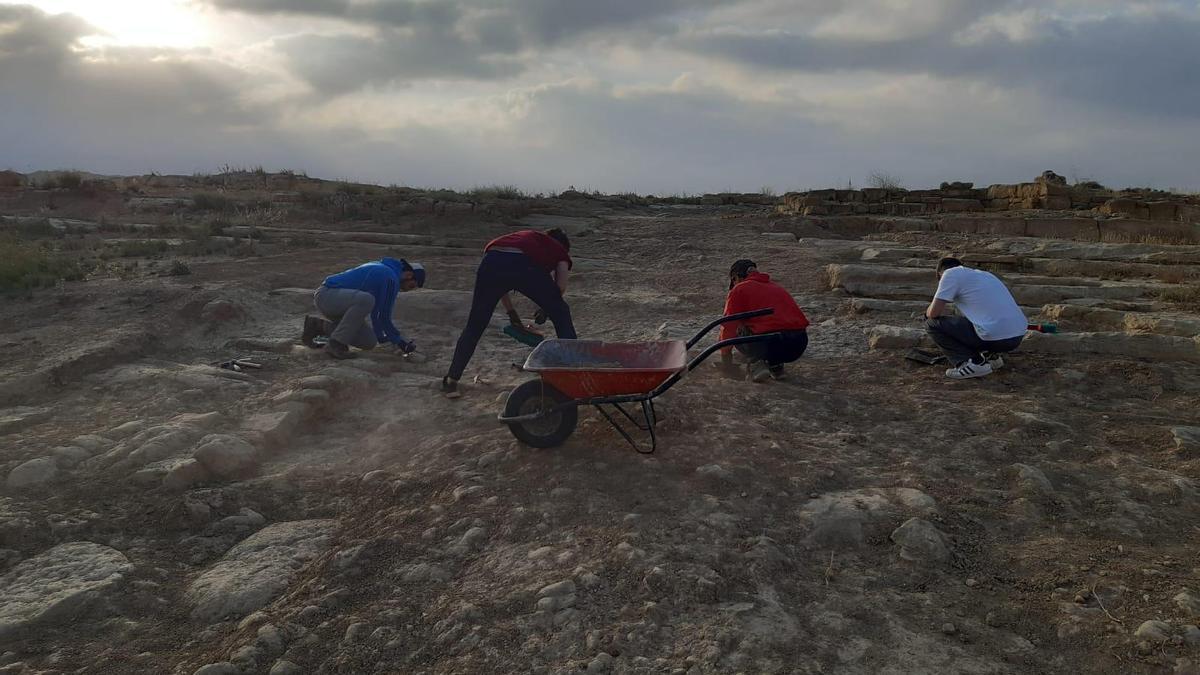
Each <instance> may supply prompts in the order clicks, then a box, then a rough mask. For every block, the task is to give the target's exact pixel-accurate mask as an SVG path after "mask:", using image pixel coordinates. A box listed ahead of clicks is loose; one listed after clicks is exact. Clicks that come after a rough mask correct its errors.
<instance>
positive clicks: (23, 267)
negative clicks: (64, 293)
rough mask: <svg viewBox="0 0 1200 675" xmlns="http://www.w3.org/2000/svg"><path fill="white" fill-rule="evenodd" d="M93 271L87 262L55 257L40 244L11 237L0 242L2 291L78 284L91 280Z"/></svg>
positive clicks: (59, 256)
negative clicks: (89, 276) (87, 278)
mask: <svg viewBox="0 0 1200 675" xmlns="http://www.w3.org/2000/svg"><path fill="white" fill-rule="evenodd" d="M89 269H90V268H89V267H88V265H86V264H85V263H83V262H80V261H77V260H71V259H70V258H67V257H65V256H61V255H55V254H54V253H52V252H50V251H48V250H46V249H45V248H44V247H42V246H39V245H37V244H33V243H30V242H24V241H20V240H18V239H15V238H11V237H10V238H4V239H0V291H11V290H22V289H30V288H39V287H43V286H53V285H54V284H56V283H58V282H59V281H78V280H80V279H83V278H84V277H86V276H87V273H88V271H89Z"/></svg>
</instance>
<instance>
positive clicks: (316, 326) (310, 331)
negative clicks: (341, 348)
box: [300, 314, 329, 349]
mask: <svg viewBox="0 0 1200 675" xmlns="http://www.w3.org/2000/svg"><path fill="white" fill-rule="evenodd" d="M328 323H329V322H328V321H326V320H325V319H322V318H321V317H319V316H312V315H311V314H310V315H308V316H306V317H304V332H303V333H301V334H300V342H301V343H303V344H304V346H305V347H308V348H309V349H318V348H320V346H321V345H318V344H317V343H316V342H315V341H314V340H315V339H316V338H319V337H325V336H326V335H328V334H329V331H328V326H327V324H328Z"/></svg>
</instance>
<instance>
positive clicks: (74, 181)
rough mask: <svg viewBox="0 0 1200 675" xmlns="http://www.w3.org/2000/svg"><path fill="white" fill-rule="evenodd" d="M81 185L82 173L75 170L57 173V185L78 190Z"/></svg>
mask: <svg viewBox="0 0 1200 675" xmlns="http://www.w3.org/2000/svg"><path fill="white" fill-rule="evenodd" d="M81 185H83V174H81V173H78V172H75V171H64V172H63V173H60V174H58V186H59V187H61V188H66V189H68V190H78V189H79V187H80V186H81Z"/></svg>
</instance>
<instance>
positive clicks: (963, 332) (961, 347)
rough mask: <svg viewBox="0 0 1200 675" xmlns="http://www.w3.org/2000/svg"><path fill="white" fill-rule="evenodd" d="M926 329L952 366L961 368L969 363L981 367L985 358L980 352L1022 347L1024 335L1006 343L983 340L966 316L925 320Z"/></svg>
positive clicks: (1006, 350) (1009, 339) (1003, 350)
mask: <svg viewBox="0 0 1200 675" xmlns="http://www.w3.org/2000/svg"><path fill="white" fill-rule="evenodd" d="M925 330H926V331H928V332H929V337H931V338H933V341H934V342H936V343H937V346H939V347H941V348H942V351H943V352H945V353H946V358H948V359H950V363H951V365H954V366H956V367H957V366H960V365H962V364H963V363H966V362H967V361H968V360H969V361H973V362H975V363H978V364H982V363H983V362H984V361H985V360H986V359H985V358H984V356H983V354H982V353H981V352H994V353H995V352H1011V351H1012V350H1014V349H1016V348H1017V347H1018V346H1020V344H1021V340H1022V339H1023V338H1024V337H1025V336H1024V335H1018V336H1017V337H1014V338H1008V339H1006V340H984V339H983V338H981V337H979V333H976V332H975V326H974V325H972V324H971V321H970V319H968V318H967V317H965V316H939V317H938V318H936V319H926V320H925Z"/></svg>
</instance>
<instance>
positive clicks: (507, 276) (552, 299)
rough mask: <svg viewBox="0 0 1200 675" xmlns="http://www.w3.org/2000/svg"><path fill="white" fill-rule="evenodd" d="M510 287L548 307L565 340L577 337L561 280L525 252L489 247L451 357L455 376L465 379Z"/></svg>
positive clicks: (547, 313) (558, 333)
mask: <svg viewBox="0 0 1200 675" xmlns="http://www.w3.org/2000/svg"><path fill="white" fill-rule="evenodd" d="M510 291H516V292H518V293H520V294H521V295H524V296H525V297H527V298H529V299H530V300H532V301H534V302H536V303H537V305H538V307H541V308H542V309H543V310H545V312H546V316H548V317H549V318H550V321H552V322H553V323H554V332H555V333H556V334H557V335H558V337H560V338H563V339H566V340H574V339H575V338H576V335H575V324H574V323H572V322H571V308H570V307H568V306H567V303H566V301H565V300H563V297H562V293H561V292H559V290H558V284H556V283H554V280H553V279H551V278H550V274H549V273H548V272H546V270H544V269H542V268H540V267H538V266H537V265H535V264H534V263H533V261H532V260H530V259H529V258H528V257H526V256H525V255H524V254H523V253H507V252H504V251H489V252H487V253H486V254H484V256H483V261H482V262H480V263H479V270H478V271H477V272H476V273H475V293H474V295H473V296H472V297H471V314H470V316H468V317H467V326H466V328H463V332H462V335H460V336H459V338H458V344H457V345H456V346H455V347H454V358H453V359H451V361H450V372H449V373H447V375H449V376H450V377H451V378H452V379H455V380H459V379H462V374H463V371H464V370H466V369H467V363H468V362H469V361H470V360H471V356H473V355H474V354H475V347H477V346H478V345H479V338H481V337H483V332H484V331H485V330H487V327H488V323H489V322H491V320H492V312H494V311H496V304H497V303H499V302H500V297H501V296H503V295H504V294H505V293H508V292H510Z"/></svg>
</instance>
